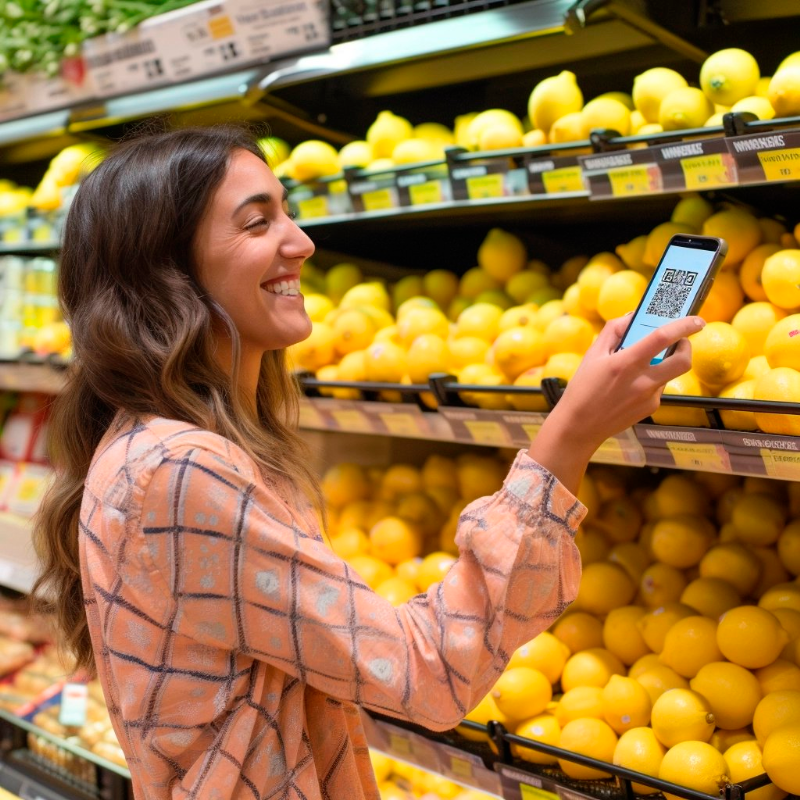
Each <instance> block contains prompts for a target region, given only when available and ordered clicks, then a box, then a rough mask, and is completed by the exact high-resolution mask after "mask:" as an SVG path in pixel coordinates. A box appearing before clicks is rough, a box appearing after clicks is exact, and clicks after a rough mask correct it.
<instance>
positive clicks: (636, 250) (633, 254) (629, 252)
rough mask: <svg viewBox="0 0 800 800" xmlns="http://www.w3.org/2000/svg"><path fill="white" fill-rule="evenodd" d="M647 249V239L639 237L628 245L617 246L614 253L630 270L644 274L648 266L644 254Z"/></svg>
mask: <svg viewBox="0 0 800 800" xmlns="http://www.w3.org/2000/svg"><path fill="white" fill-rule="evenodd" d="M646 247H647V237H646V236H637V237H636V238H635V239H631V240H630V241H629V242H628V243H627V244H620V245H617V247H616V248H615V250H614V252H615V253H616V254H617V255H618V256H619V257H620V258H621V259H622V261H623V263H624V264H625V266H626V267H627V268H628V269H633V270H636V271H637V272H642V273H644V272H645V271H646V270H648V269H649V268H648V266H647V265H646V264H645V263H644V252H645V249H646Z"/></svg>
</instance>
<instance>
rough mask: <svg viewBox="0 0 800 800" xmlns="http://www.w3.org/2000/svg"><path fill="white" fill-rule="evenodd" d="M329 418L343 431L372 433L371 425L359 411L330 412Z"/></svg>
mask: <svg viewBox="0 0 800 800" xmlns="http://www.w3.org/2000/svg"><path fill="white" fill-rule="evenodd" d="M331 416H332V417H333V418H334V419H335V420H336V424H337V425H338V426H339V428H340V429H341V430H343V431H352V432H353V433H372V425H371V424H370V421H369V419H368V418H367V417H366V415H364V414H362V413H361V412H360V411H355V410H352V409H343V410H340V411H332V412H331Z"/></svg>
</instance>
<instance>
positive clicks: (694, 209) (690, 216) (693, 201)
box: [670, 193, 714, 231]
mask: <svg viewBox="0 0 800 800" xmlns="http://www.w3.org/2000/svg"><path fill="white" fill-rule="evenodd" d="M713 213H714V206H713V205H711V203H709V202H708V200H706V199H705V198H704V197H702V196H701V195H699V194H693V193H692V194H688V195H685V196H684V197H682V198H681V199H680V200H679V201H678V205H676V206H675V208H674V209H673V211H672V216H671V217H670V219H671V221H672V222H677V223H678V224H681V225H691V226H692V227H693V228H694V229H695V230H698V231H699V230H701V229H702V227H703V223H704V222H705V221H706V220H707V219H708V218H709V217H710V216H711V215H712V214H713Z"/></svg>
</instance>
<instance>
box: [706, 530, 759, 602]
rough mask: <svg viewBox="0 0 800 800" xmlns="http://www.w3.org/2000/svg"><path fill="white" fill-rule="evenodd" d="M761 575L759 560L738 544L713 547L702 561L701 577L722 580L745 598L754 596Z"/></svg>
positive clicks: (732, 543)
mask: <svg viewBox="0 0 800 800" xmlns="http://www.w3.org/2000/svg"><path fill="white" fill-rule="evenodd" d="M760 574H761V563H760V562H759V560H758V558H757V557H756V556H755V555H754V554H753V553H752V551H751V550H749V549H748V548H747V547H745V546H744V545H742V544H740V543H738V542H731V543H728V544H721V545H717V546H716V547H712V548H711V550H709V551H708V552H707V553H706V554H705V555H704V556H703V559H702V560H701V561H700V577H702V578H721V579H722V580H725V581H727V582H728V583H729V584H731V585H732V586H733V587H734V588H735V589H736V591H737V592H739V594H741V595H742V596H743V597H747V596H748V595H751V594H752V592H753V590H754V589H755V588H756V586H757V585H758V578H759V576H760Z"/></svg>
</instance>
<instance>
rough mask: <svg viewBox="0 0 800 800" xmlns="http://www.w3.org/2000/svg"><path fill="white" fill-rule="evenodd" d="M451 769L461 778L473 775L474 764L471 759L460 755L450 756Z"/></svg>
mask: <svg viewBox="0 0 800 800" xmlns="http://www.w3.org/2000/svg"><path fill="white" fill-rule="evenodd" d="M450 770H451V772H452V773H453V775H458V776H459V777H460V778H471V777H472V764H470V762H469V761H467V760H466V759H463V758H459V757H458V756H451V757H450Z"/></svg>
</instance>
